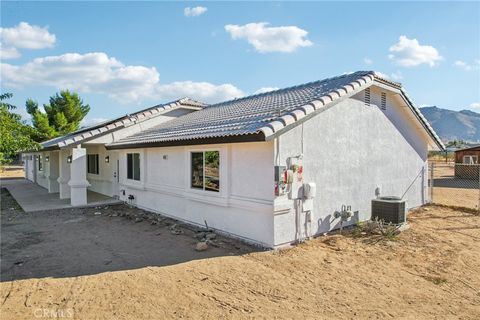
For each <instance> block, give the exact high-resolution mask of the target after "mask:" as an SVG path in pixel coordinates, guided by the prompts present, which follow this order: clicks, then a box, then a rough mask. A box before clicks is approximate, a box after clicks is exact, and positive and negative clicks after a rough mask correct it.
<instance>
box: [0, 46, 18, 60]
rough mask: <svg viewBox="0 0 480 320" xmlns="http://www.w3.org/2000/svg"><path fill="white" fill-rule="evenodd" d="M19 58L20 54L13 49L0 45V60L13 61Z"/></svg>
mask: <svg viewBox="0 0 480 320" xmlns="http://www.w3.org/2000/svg"><path fill="white" fill-rule="evenodd" d="M19 57H20V52H18V50H17V49H16V48H13V47H5V46H4V45H3V44H2V43H0V59H4V60H5V59H15V58H19Z"/></svg>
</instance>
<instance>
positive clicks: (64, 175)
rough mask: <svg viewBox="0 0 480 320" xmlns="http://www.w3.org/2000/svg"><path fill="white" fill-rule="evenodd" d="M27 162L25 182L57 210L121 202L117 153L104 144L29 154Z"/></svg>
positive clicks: (25, 158) (26, 158)
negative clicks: (99, 203)
mask: <svg viewBox="0 0 480 320" xmlns="http://www.w3.org/2000/svg"><path fill="white" fill-rule="evenodd" d="M110 160H111V161H110ZM24 161H25V178H26V181H30V182H33V185H35V186H40V187H42V188H41V189H40V190H42V193H43V194H44V197H43V198H42V200H44V201H53V203H54V207H55V208H60V207H58V205H61V206H62V208H63V207H65V206H66V205H67V204H69V206H72V207H77V206H85V205H90V204H91V203H92V202H98V201H103V200H106V199H112V198H118V195H119V194H118V161H117V152H108V151H107V150H106V149H105V148H104V146H103V145H101V144H88V145H83V146H80V145H77V146H76V147H75V148H66V149H60V150H52V151H43V152H37V153H33V154H26V155H24ZM87 164H88V165H87ZM43 189H44V190H43ZM34 193H35V194H37V193H38V192H36V191H35V192H34ZM26 211H28V210H26Z"/></svg>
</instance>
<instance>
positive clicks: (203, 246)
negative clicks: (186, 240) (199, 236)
mask: <svg viewBox="0 0 480 320" xmlns="http://www.w3.org/2000/svg"><path fill="white" fill-rule="evenodd" d="M207 249H208V244H207V243H206V242H198V243H197V245H196V246H195V250H196V251H205V250H207Z"/></svg>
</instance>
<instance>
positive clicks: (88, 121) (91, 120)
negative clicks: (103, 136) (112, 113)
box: [80, 118, 109, 127]
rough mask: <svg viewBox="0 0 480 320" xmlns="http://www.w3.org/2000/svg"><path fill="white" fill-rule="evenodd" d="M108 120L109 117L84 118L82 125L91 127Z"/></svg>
mask: <svg viewBox="0 0 480 320" xmlns="http://www.w3.org/2000/svg"><path fill="white" fill-rule="evenodd" d="M107 120H109V119H106V118H84V119H83V120H82V121H81V122H80V126H81V127H90V126H94V125H96V124H99V123H102V122H105V121H107Z"/></svg>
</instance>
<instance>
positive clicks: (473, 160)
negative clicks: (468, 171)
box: [463, 154, 478, 164]
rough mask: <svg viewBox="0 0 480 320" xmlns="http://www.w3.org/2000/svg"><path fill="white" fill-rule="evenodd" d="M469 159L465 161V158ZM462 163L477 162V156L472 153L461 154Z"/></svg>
mask: <svg viewBox="0 0 480 320" xmlns="http://www.w3.org/2000/svg"><path fill="white" fill-rule="evenodd" d="M468 158H469V159H470V161H469V162H465V160H466V159H468ZM463 164H478V156H477V155H474V154H466V155H464V156H463Z"/></svg>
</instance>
